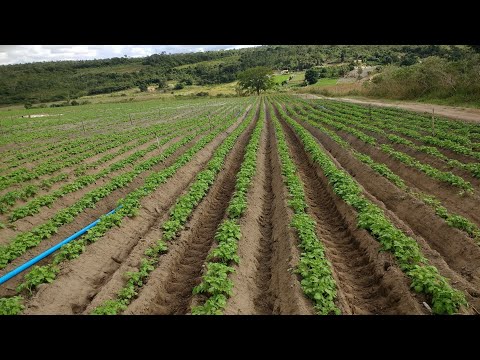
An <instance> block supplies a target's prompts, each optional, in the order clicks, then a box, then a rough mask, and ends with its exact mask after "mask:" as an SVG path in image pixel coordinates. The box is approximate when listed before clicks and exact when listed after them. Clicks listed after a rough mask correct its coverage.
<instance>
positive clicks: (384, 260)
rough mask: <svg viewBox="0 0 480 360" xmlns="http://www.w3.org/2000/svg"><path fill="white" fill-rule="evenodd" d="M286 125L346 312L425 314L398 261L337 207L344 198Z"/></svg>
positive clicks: (284, 125)
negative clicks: (320, 173)
mask: <svg viewBox="0 0 480 360" xmlns="http://www.w3.org/2000/svg"><path fill="white" fill-rule="evenodd" d="M282 126H283V128H284V130H285V134H286V138H287V142H288V144H289V147H290V151H291V154H292V157H293V159H294V161H295V163H296V164H297V168H298V171H299V176H300V178H301V179H302V181H303V183H304V188H305V195H306V198H307V204H308V206H309V208H308V213H309V214H310V215H312V216H313V218H314V219H315V221H316V222H317V234H318V236H319V239H320V241H322V242H323V244H324V246H325V251H326V255H327V258H328V259H329V261H330V262H331V264H332V267H333V272H334V277H335V278H336V283H337V287H338V293H339V296H338V300H339V306H340V308H341V310H342V313H344V314H414V313H416V314H418V313H422V311H421V308H420V306H419V302H418V300H417V299H416V298H415V296H414V295H413V294H412V293H411V292H410V291H409V288H408V280H407V279H406V277H405V276H404V275H403V274H402V272H401V270H400V269H398V268H397V267H396V266H395V265H394V264H395V261H394V259H393V258H392V257H391V255H390V254H387V253H379V250H380V246H379V244H378V242H376V241H375V240H374V239H373V238H372V237H371V236H370V235H369V234H368V233H366V232H365V231H363V230H358V229H356V224H355V223H354V222H351V220H355V214H353V213H351V214H346V211H348V210H347V209H346V207H345V206H342V207H339V206H338V204H339V200H340V199H335V198H334V196H335V195H334V194H332V192H331V190H330V189H329V184H328V182H327V180H326V178H324V177H323V176H319V171H318V170H317V169H315V167H314V166H313V164H312V163H311V162H310V161H309V158H308V155H307V154H306V152H305V151H304V150H303V145H302V144H301V142H300V141H299V140H298V139H297V137H296V136H295V134H294V132H293V131H292V130H291V129H290V127H289V126H287V125H286V124H285V123H284V122H283V121H282ZM345 205H346V204H345ZM342 208H343V209H342ZM352 210H353V209H352ZM350 212H351V211H350ZM349 215H350V216H349ZM347 217H351V220H350V221H348V220H347V219H346V218H347Z"/></svg>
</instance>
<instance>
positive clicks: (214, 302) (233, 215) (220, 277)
mask: <svg viewBox="0 0 480 360" xmlns="http://www.w3.org/2000/svg"><path fill="white" fill-rule="evenodd" d="M264 122H265V111H264V106H263V104H262V103H261V104H260V112H259V118H258V121H257V124H256V125H255V128H254V130H253V133H252V136H251V138H250V141H249V142H248V144H247V146H246V148H245V155H244V157H243V162H242V164H241V166H240V170H239V171H238V173H237V178H236V182H235V192H234V194H233V196H232V198H231V200H230V203H229V206H228V208H227V215H228V219H225V220H224V221H223V222H222V223H220V225H219V226H218V229H217V232H216V234H215V240H216V241H217V243H218V246H217V247H215V248H214V249H213V250H212V251H211V252H210V253H209V254H208V255H207V260H209V261H210V262H208V263H207V268H211V269H216V266H217V265H219V264H223V266H226V267H227V266H228V265H229V264H230V263H232V262H233V263H237V264H238V263H239V261H240V259H239V257H238V255H237V248H238V244H237V243H238V241H239V240H240V238H241V236H242V234H241V229H240V225H239V224H238V220H239V218H240V217H241V216H242V215H243V213H244V212H245V210H246V208H247V192H248V189H249V187H250V184H251V182H252V179H253V177H254V175H255V172H256V167H257V165H256V163H257V152H258V147H259V143H260V135H261V132H262V128H263V125H264ZM224 276H225V273H224V272H222V271H213V270H212V271H210V272H208V271H207V274H205V275H204V276H203V277H202V282H201V283H200V285H198V286H197V287H196V288H195V289H194V290H193V293H194V294H196V293H197V292H204V291H200V290H204V289H208V288H209V286H211V284H213V283H218V284H225V285H222V286H226V287H227V286H230V284H231V286H233V283H231V281H230V280H229V279H228V278H227V279H225V278H224ZM227 277H228V275H227ZM207 296H208V298H207V300H206V302H205V303H204V304H203V305H199V306H196V307H193V308H192V314H193V315H221V314H222V309H223V308H224V307H225V305H226V303H227V297H228V296H230V293H225V294H221V293H214V292H212V291H207Z"/></svg>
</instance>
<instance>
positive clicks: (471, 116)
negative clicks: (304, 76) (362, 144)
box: [297, 94, 480, 123]
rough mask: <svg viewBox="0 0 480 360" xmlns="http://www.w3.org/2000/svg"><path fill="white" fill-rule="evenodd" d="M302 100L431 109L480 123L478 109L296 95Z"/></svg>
mask: <svg viewBox="0 0 480 360" xmlns="http://www.w3.org/2000/svg"><path fill="white" fill-rule="evenodd" d="M297 95H298V96H300V97H303V98H304V99H327V100H338V101H345V102H350V103H354V104H363V105H373V106H382V107H396V108H401V109H407V110H412V111H416V112H420V113H425V112H426V113H428V114H431V113H432V109H435V114H436V115H441V116H445V117H448V118H451V119H455V120H463V121H469V122H474V123H480V109H470V108H460V107H454V106H448V105H438V104H423V103H416V102H404V101H402V102H387V100H369V99H352V98H344V97H327V96H317V95H314V94H297Z"/></svg>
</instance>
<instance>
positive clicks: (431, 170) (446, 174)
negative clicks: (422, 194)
mask: <svg viewBox="0 0 480 360" xmlns="http://www.w3.org/2000/svg"><path fill="white" fill-rule="evenodd" d="M294 108H295V110H296V111H297V112H299V113H300V114H302V115H303V116H306V117H308V118H309V119H313V120H315V121H318V122H321V123H324V124H326V125H329V126H331V127H333V128H335V129H337V130H341V131H344V132H346V133H349V134H352V135H354V136H355V137H357V138H358V139H360V140H362V141H363V142H365V143H367V144H370V145H372V146H374V147H375V148H377V149H380V150H381V151H383V152H385V153H387V154H389V155H391V156H393V157H395V159H397V160H399V161H400V162H402V163H404V164H405V165H407V166H409V167H412V168H414V169H417V170H419V171H421V172H423V173H424V174H426V175H427V176H429V177H431V178H433V179H436V180H439V181H442V182H445V183H447V184H449V185H452V186H455V187H458V188H460V189H461V190H462V192H467V193H473V186H472V184H471V183H470V182H468V181H465V180H464V179H463V178H462V177H460V176H457V175H455V174H453V173H452V172H451V171H440V170H438V169H437V168H435V167H433V166H431V165H428V164H423V163H421V162H420V161H418V160H416V159H415V158H413V157H412V156H410V155H407V154H405V153H403V152H400V151H395V150H394V149H393V148H391V146H389V145H386V144H382V145H381V146H377V142H376V139H375V138H374V137H371V136H368V135H367V134H365V133H364V132H362V131H360V130H357V129H355V128H352V127H351V123H350V122H349V121H348V120H346V119H343V118H342V117H340V116H336V117H335V120H330V119H327V118H326V117H324V116H317V115H314V114H313V113H311V112H310V113H309V112H307V111H305V110H304V109H303V108H301V107H300V106H294Z"/></svg>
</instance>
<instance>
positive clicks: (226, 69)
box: [0, 45, 471, 105]
mask: <svg viewBox="0 0 480 360" xmlns="http://www.w3.org/2000/svg"><path fill="white" fill-rule="evenodd" d="M470 51H471V50H470V48H468V47H465V46H450V45H448V46H447V45H445V46H443V45H441V46H440V45H374V46H373V45H272V46H261V47H257V48H247V49H239V50H222V51H209V52H200V53H188V54H171V55H169V54H165V53H161V54H154V55H151V56H148V57H144V58H112V59H105V60H88V61H59V62H40V63H31V64H19V65H4V66H0V105H6V104H22V105H23V104H28V103H31V104H39V103H46V102H52V101H70V100H72V99H78V98H80V97H82V96H92V95H97V94H111V93H115V92H119V91H126V90H128V89H132V88H135V87H136V88H138V87H140V86H143V87H144V88H146V87H147V86H149V85H155V84H166V83H177V82H181V83H183V84H185V85H188V86H206V85H208V86H212V85H215V84H226V83H232V82H234V81H235V80H236V75H237V73H238V72H240V71H243V70H245V69H247V68H250V67H254V66H267V67H270V68H272V69H274V70H283V69H288V70H289V71H290V72H292V71H293V72H297V73H298V72H302V71H304V70H306V69H309V68H311V67H322V66H329V65H332V64H333V65H339V64H345V67H347V64H352V63H353V62H354V61H357V60H361V61H362V63H364V64H371V65H382V66H383V65H398V66H410V65H413V64H415V63H417V62H419V61H421V59H424V58H426V57H428V56H437V57H439V58H441V59H445V60H448V61H453V60H458V59H461V58H463V57H465V56H466V55H467V54H468V53H469V52H470ZM282 79H283V78H282ZM278 80H280V78H279V79H278ZM283 80H284V79H283ZM283 80H281V81H280V83H281V82H282V81H283ZM301 81H303V79H302V80H300V82H299V80H298V78H295V79H292V80H291V81H290V83H291V84H290V85H293V83H296V84H297V85H300V84H301Z"/></svg>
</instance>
